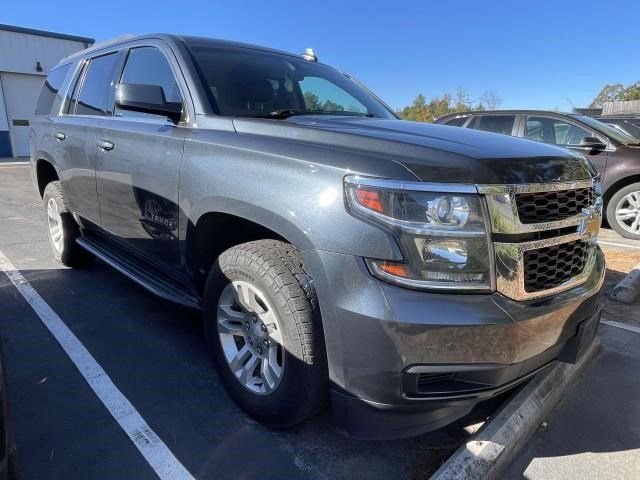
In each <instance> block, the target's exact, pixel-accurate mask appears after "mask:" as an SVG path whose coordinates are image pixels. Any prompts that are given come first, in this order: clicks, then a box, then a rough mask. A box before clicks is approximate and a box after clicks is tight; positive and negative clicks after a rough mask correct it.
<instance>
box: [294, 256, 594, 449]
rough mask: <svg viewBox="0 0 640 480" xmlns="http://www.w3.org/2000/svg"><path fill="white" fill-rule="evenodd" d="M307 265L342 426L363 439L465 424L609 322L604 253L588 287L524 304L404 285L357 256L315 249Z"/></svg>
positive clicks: (336, 412)
mask: <svg viewBox="0 0 640 480" xmlns="http://www.w3.org/2000/svg"><path fill="white" fill-rule="evenodd" d="M305 260H306V262H307V265H308V266H309V268H310V270H311V272H312V274H313V277H314V283H315V286H316V291H317V293H318V299H319V301H320V308H321V312H322V317H323V326H324V333H325V341H326V348H327V358H328V364H329V377H330V380H331V384H332V409H333V414H334V418H335V420H336V423H337V425H338V427H339V428H342V429H344V430H346V431H347V432H348V433H350V434H352V435H355V436H360V437H366V438H395V437H402V436H409V435H416V434H419V433H423V432H426V431H429V430H433V429H436V428H439V427H441V426H443V425H446V424H448V423H450V422H452V421H454V420H456V419H457V418H460V417H462V416H464V415H465V414H466V413H468V412H469V411H470V410H471V409H472V408H473V406H474V405H475V404H476V403H477V402H479V401H481V400H483V399H486V398H490V397H492V396H494V395H497V394H499V393H501V392H503V391H505V390H507V389H509V388H511V387H513V386H515V385H517V384H518V383H520V382H522V381H524V380H526V379H527V378H529V377H530V376H531V375H534V374H535V373H536V372H537V371H539V370H540V369H542V368H544V367H545V366H546V365H548V364H549V363H550V362H551V361H553V360H554V359H556V358H558V357H559V356H563V357H570V356H571V355H570V353H571V352H568V350H570V349H571V348H572V346H571V345H570V343H571V342H570V340H571V339H572V338H573V337H575V336H576V334H577V333H578V329H579V327H580V325H581V324H584V322H586V321H589V320H593V321H595V322H597V320H598V319H599V315H600V308H601V307H600V288H601V286H602V282H603V278H604V258H603V255H602V252H601V251H600V250H599V249H598V250H597V252H596V261H595V267H594V269H593V270H592V272H591V275H590V276H589V278H588V279H587V281H586V282H585V283H583V284H581V285H579V286H577V287H575V288H573V289H571V290H567V291H565V292H562V293H558V294H556V295H553V296H550V297H545V298H540V299H536V300H530V301H521V302H517V301H514V300H511V299H508V298H507V297H505V296H503V295H501V294H499V293H494V294H490V295H486V294H485V295H480V294H440V293H426V292H418V291H413V290H408V289H404V288H400V287H396V286H393V285H389V284H386V283H384V282H381V281H379V280H376V279H374V278H373V277H372V276H371V275H370V274H369V272H368V271H367V269H366V266H365V264H364V261H363V260H362V259H361V258H358V257H353V256H349V255H340V254H334V253H329V252H323V251H308V252H305ZM563 350H564V351H563Z"/></svg>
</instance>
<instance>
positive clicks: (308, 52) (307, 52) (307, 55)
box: [302, 48, 318, 62]
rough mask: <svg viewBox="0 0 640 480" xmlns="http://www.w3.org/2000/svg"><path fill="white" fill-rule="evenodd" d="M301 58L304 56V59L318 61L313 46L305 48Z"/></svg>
mask: <svg viewBox="0 0 640 480" xmlns="http://www.w3.org/2000/svg"><path fill="white" fill-rule="evenodd" d="M302 58H304V59H305V60H309V61H310V62H317V61H318V57H316V54H315V52H314V51H313V48H305V49H304V53H303V54H302Z"/></svg>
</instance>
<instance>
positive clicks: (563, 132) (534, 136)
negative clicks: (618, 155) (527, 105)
mask: <svg viewBox="0 0 640 480" xmlns="http://www.w3.org/2000/svg"><path fill="white" fill-rule="evenodd" d="M584 137H598V138H602V135H599V134H597V133H596V132H592V131H590V130H587V129H586V128H584V127H582V126H580V125H577V124H575V123H573V122H570V121H568V120H565V119H564V118H559V117H558V118H556V117H550V116H546V115H528V116H527V119H526V123H525V129H524V138H526V139H528V140H535V141H538V142H544V143H551V144H554V145H557V146H559V147H563V148H568V149H570V150H574V151H577V152H579V153H582V154H583V155H585V156H586V157H587V158H588V159H589V160H590V161H591V163H593V166H594V167H596V170H598V172H600V173H601V174H602V175H604V172H605V170H606V168H607V158H608V153H607V151H603V152H599V153H596V154H595V155H591V154H590V151H589V150H590V149H588V148H585V147H583V146H582V145H580V142H581V141H582V139H583V138H584ZM602 140H603V142H604V143H608V141H607V139H606V138H602Z"/></svg>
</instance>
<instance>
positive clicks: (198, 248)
mask: <svg viewBox="0 0 640 480" xmlns="http://www.w3.org/2000/svg"><path fill="white" fill-rule="evenodd" d="M273 215H274V214H273V213H271V214H269V216H266V217H264V218H269V219H270V220H272V221H270V222H269V225H270V226H269V227H268V226H266V225H265V223H266V222H262V221H260V220H258V219H256V218H251V217H248V216H244V215H241V214H238V213H232V212H229V211H220V210H211V211H205V212H203V213H202V214H200V215H199V216H198V217H197V219H196V220H195V221H194V222H192V221H189V223H188V226H187V232H186V252H185V253H186V261H187V265H188V267H189V269H190V270H191V271H192V272H193V274H194V277H195V281H196V286H197V287H198V289H199V290H200V291H202V289H203V288H204V282H205V280H206V277H207V273H208V271H209V269H210V267H211V265H213V262H215V260H216V259H217V258H218V256H219V255H220V254H221V253H222V252H224V251H225V250H227V249H229V248H231V247H234V246H236V245H239V244H242V243H246V242H250V241H254V240H267V239H270V240H280V241H283V242H286V243H289V244H291V245H293V246H294V247H296V248H298V249H299V250H304V249H305V248H308V244H307V242H301V241H300V238H299V235H296V234H295V233H294V234H292V227H291V225H289V229H288V230H286V229H282V228H281V222H278V221H273V220H274V219H273ZM279 227H280V228H279ZM301 233H302V232H300V234H301Z"/></svg>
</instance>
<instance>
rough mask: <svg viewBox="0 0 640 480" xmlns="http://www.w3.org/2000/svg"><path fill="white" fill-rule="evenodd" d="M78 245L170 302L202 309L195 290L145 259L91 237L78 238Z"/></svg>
mask: <svg viewBox="0 0 640 480" xmlns="http://www.w3.org/2000/svg"><path fill="white" fill-rule="evenodd" d="M76 242H77V243H78V245H80V246H81V247H82V248H84V249H85V250H87V251H88V252H90V253H92V254H93V255H95V256H96V257H98V258H99V259H100V260H102V261H103V262H105V263H106V264H108V265H110V266H111V267H113V268H115V269H116V270H118V271H119V272H120V273H123V274H124V275H126V276H127V277H129V278H130V279H131V280H133V281H134V282H136V283H137V284H138V285H140V286H141V287H143V288H145V289H147V290H148V291H150V292H151V293H153V294H154V295H157V296H159V297H161V298H164V299H165V300H169V301H170V302H174V303H178V304H180V305H184V306H185V307H189V308H193V309H197V310H200V309H201V308H202V306H201V304H200V300H199V299H198V297H197V296H195V295H194V293H193V292H191V291H189V290H188V289H187V288H185V287H184V286H183V285H181V284H180V283H178V282H174V281H171V279H168V278H167V277H166V275H163V274H162V273H161V272H159V271H157V270H156V269H154V268H153V267H151V266H149V265H147V264H146V262H144V261H143V260H140V259H138V258H136V257H134V256H133V255H128V254H127V253H125V252H120V251H118V252H114V251H112V250H111V249H108V248H105V246H104V245H103V244H102V242H100V241H97V240H95V239H94V238H90V237H86V236H83V237H79V238H77V239H76Z"/></svg>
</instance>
